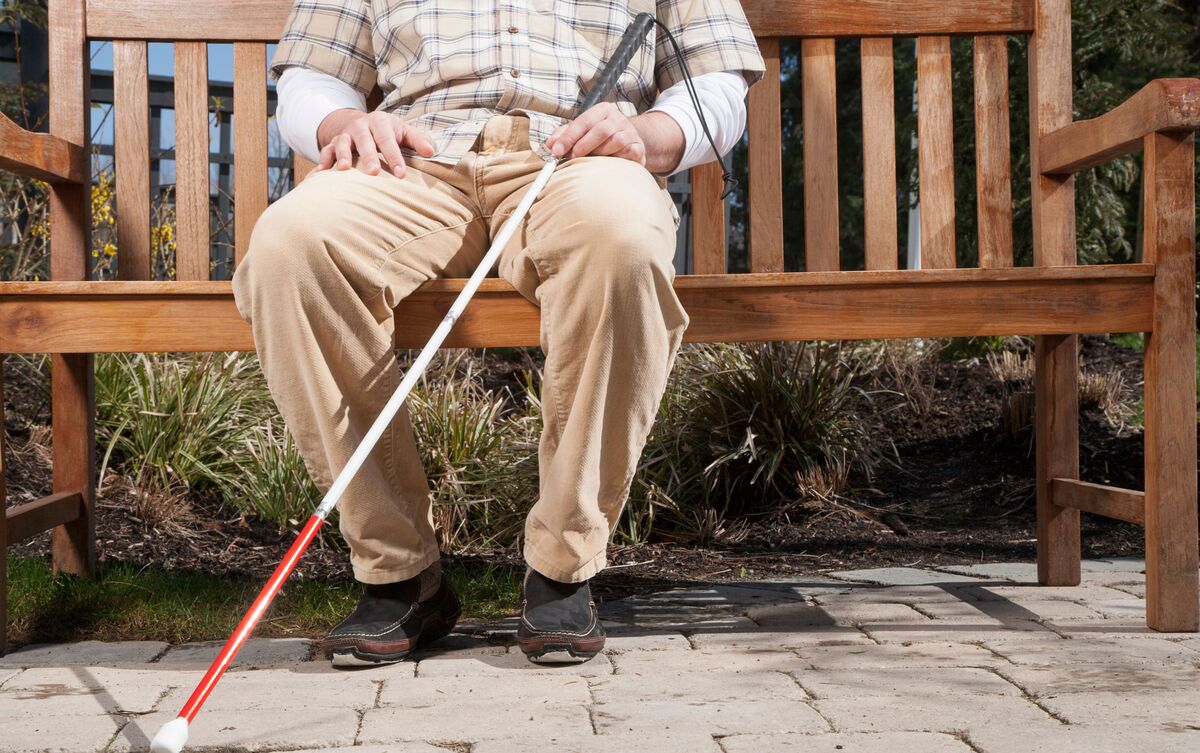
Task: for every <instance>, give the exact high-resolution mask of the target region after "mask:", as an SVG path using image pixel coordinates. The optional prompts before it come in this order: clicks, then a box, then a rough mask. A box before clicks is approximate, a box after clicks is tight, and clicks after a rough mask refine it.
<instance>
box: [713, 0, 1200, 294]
mask: <svg viewBox="0 0 1200 753" xmlns="http://www.w3.org/2000/svg"><path fill="white" fill-rule="evenodd" d="M1072 32H1073V39H1074V109H1075V117H1076V119H1083V118H1092V117H1096V116H1098V115H1102V114H1104V113H1105V112H1107V111H1109V110H1111V109H1112V108H1113V107H1116V106H1117V105H1119V104H1120V103H1121V102H1123V101H1124V100H1125V99H1126V98H1128V97H1129V96H1130V95H1132V94H1134V93H1135V92H1137V90H1138V89H1140V88H1141V87H1142V86H1144V85H1145V84H1146V83H1147V82H1149V81H1151V80H1153V79H1155V78H1179V77H1200V0H1075V2H1074V3H1073V20H1072ZM1027 41H1028V40H1027V37H1023V36H1022V37H1017V36H1014V37H1010V39H1009V92H1010V97H1011V100H1010V108H1011V126H1010V138H1011V145H1012V178H1013V184H1012V187H1013V205H1014V206H1013V242H1014V249H1013V250H1014V255H1015V260H1016V263H1017V264H1018V265H1024V264H1031V263H1032V259H1033V246H1032V226H1031V219H1030V199H1029V194H1030V174H1029V97H1028V94H1029V76H1028V58H1027V54H1026V53H1027V46H1028V45H1027ZM915 47H916V41H915V40H914V39H898V40H896V44H895V61H896V118H897V127H896V156H897V174H898V175H899V176H901V177H900V181H899V183H900V185H899V186H898V191H899V200H898V202H897V203H898V207H899V227H900V248H901V254H900V263H901V265H902V266H903V264H904V253H903V249H904V248H905V246H906V244H907V224H908V222H907V217H908V209H909V202H910V197H913V198H915V193H916V180H915V179H916V151H915V149H914V147H913V143H914V141H913V138H914V135H915V132H916V128H917V117H916V113H915V112H914V111H913V105H914V102H913V92H914V82H915V80H916V56H915ZM952 54H953V87H954V151H955V160H954V163H955V166H956V169H955V176H954V177H955V188H956V194H957V196H956V205H957V239H958V243H957V246H958V263H959V265H960V266H976V265H977V259H978V246H977V241H976V218H975V169H974V165H975V130H974V128H975V125H974V124H975V120H974V113H973V108H974V99H973V89H974V83H973V77H974V71H973V65H972V40H971V39H970V38H969V37H960V38H955V39H954V40H953V43H952ZM781 71H782V74H783V81H782V87H781V88H782V107H783V142H784V147H783V166H782V169H783V184H784V187H785V188H784V206H783V212H784V217H783V220H784V239H785V247H786V264H787V269H789V270H802V269H803V268H804V190H803V187H804V163H803V154H802V151H803V143H804V128H803V121H802V117H801V102H802V96H803V91H802V87H801V76H800V44H799V42H798V41H795V42H788V43H785V44H784V45H783V49H782V59H781ZM860 82H861V74H860V68H859V43H858V40H855V39H848V40H839V41H838V42H837V87H838V94H837V100H838V123H839V128H838V180H839V196H840V206H839V214H840V225H841V243H842V266H843V268H844V269H862V267H863V175H862V164H863V163H862V126H861V123H862V109H861V107H862V105H861V102H862V91H861V83H860ZM734 160H735V164H736V166H737V169H738V171H739V172H740V178H739V180H740V182H741V185H742V186H743V187H744V186H745V185H746V182H747V178H746V153H745V146H744V145H742V146H740V147H739V148H738V149H737V151H736V152H735V154H734ZM1198 173H1200V171H1198ZM1140 178H1141V159H1140V156H1133V157H1127V158H1124V159H1120V160H1116V161H1113V162H1110V163H1108V164H1106V165H1103V166H1101V167H1098V168H1095V169H1093V170H1089V171H1086V172H1084V173H1081V174H1080V175H1079V177H1078V179H1077V181H1076V202H1077V226H1078V254H1079V261H1080V263H1099V262H1125V261H1133V260H1135V258H1136V257H1137V254H1138V251H1139V249H1138V243H1137V238H1138V235H1139V233H1138V229H1139V221H1140V214H1139V206H1138V205H1139V197H1140V191H1141V181H1140ZM1198 193H1200V192H1198ZM746 210H747V207H746V204H745V192H744V190H742V191H740V192H739V194H738V197H737V199H736V200H735V202H734V206H733V207H732V209H731V215H732V217H731V223H730V226H731V227H730V267H731V269H732V270H734V271H744V270H746V269H748V251H749V249H748V243H749V241H748V238H747V232H746Z"/></svg>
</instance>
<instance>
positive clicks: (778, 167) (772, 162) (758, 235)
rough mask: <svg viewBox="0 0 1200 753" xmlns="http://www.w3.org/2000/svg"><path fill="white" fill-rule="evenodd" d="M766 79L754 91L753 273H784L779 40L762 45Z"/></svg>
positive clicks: (751, 110)
mask: <svg viewBox="0 0 1200 753" xmlns="http://www.w3.org/2000/svg"><path fill="white" fill-rule="evenodd" d="M759 50H760V51H761V52H762V56H763V61H764V62H765V63H766V67H767V73H766V77H765V78H764V79H763V80H762V81H760V82H759V83H757V84H755V85H754V86H753V87H752V88H751V89H750V96H749V102H748V105H749V107H748V108H747V109H748V119H749V129H748V130H749V134H750V141H749V153H748V154H747V161H748V163H749V171H750V271H752V272H782V271H783V166H782V162H781V161H782V152H781V149H782V144H783V142H782V138H783V136H782V132H781V129H782V127H783V123H782V117H783V115H782V113H781V111H780V106H779V40H778V39H763V40H761V41H760V42H759Z"/></svg>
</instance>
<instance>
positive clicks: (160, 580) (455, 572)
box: [8, 557, 521, 643]
mask: <svg viewBox="0 0 1200 753" xmlns="http://www.w3.org/2000/svg"><path fill="white" fill-rule="evenodd" d="M446 574H447V577H449V578H450V581H451V582H452V583H453V584H454V587H455V589H457V590H458V593H459V596H460V597H461V599H462V601H463V609H464V616H468V617H488V618H490V617H498V616H504V615H508V614H512V613H514V612H516V610H517V604H518V600H519V595H520V588H521V574H520V573H519V572H518V571H516V570H515V569H513V568H504V567H496V566H494V565H464V564H459V563H447V565H446ZM8 586H9V615H8V619H9V630H10V631H11V635H12V640H13V642H14V643H42V642H51V643H57V642H62V641H78V640H101V641H123V640H160V641H168V642H170V643H185V642H190V641H211V640H224V639H225V638H227V637H229V634H230V633H231V632H232V631H233V628H234V627H235V626H236V625H237V623H238V620H240V619H241V617H242V614H243V613H244V612H245V610H246V608H247V607H249V606H250V603H251V602H252V601H253V600H254V597H255V596H256V595H257V594H258V591H259V589H260V588H261V587H262V582H261V581H258V580H254V579H251V578H233V577H220V576H216V575H205V574H202V573H191V572H176V571H165V570H158V569H150V568H138V567H135V566H133V565H130V564H127V563H113V564H107V565H102V566H100V567H99V568H98V569H97V573H96V577H95V578H79V577H74V576H66V575H55V574H54V573H53V572H51V570H50V567H49V565H47V564H46V563H45V562H43V561H42V560H41V559H38V558H33V557H20V558H13V559H10V560H9V563H8ZM358 594H359V587H358V585H357V584H355V583H353V582H351V581H337V582H331V581H325V580H296V579H293V580H291V581H289V582H288V583H287V584H286V585H285V586H284V589H283V591H282V592H281V593H280V594H279V596H278V597H277V598H276V600H275V604H274V605H272V607H271V610H270V611H269V612H268V613H267V615H266V616H265V617H264V618H263V620H262V622H260V623H259V625H258V628H257V629H256V630H255V636H256V637H260V638H284V637H303V638H318V637H320V636H322V635H324V633H325V631H327V630H328V629H329V628H330V627H332V626H333V625H334V624H335V623H336V622H337V621H339V620H341V619H342V618H343V617H344V616H345V615H346V614H348V613H349V611H350V610H351V609H352V608H353V607H354V604H355V602H356V601H357V600H358Z"/></svg>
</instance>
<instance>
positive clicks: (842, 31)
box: [742, 0, 1033, 37]
mask: <svg viewBox="0 0 1200 753" xmlns="http://www.w3.org/2000/svg"><path fill="white" fill-rule="evenodd" d="M742 8H743V9H745V11H746V17H747V19H749V21H750V25H751V26H752V27H753V28H754V33H755V34H757V35H759V36H767V37H859V36H864V37H891V36H916V35H919V34H987V33H996V34H999V33H1012V32H1027V31H1030V30H1032V29H1033V0H953V2H946V1H945V0H914V1H913V2H904V0H855V1H854V2H846V0H790V1H788V2H778V1H776V2H771V1H770V0H743V2H742Z"/></svg>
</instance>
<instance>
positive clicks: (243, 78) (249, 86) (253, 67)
mask: <svg viewBox="0 0 1200 753" xmlns="http://www.w3.org/2000/svg"><path fill="white" fill-rule="evenodd" d="M266 66H267V51H266V47H265V46H264V45H261V44H254V43H251V42H235V43H234V45H233V153H234V156H235V160H236V161H235V163H234V167H233V193H234V207H233V225H234V263H235V264H240V263H241V262H242V259H243V258H244V257H245V255H246V250H247V249H249V248H250V233H251V231H253V230H254V224H255V223H256V222H258V218H259V217H261V216H262V213H263V212H264V211H265V210H266V208H267V188H268V185H267V182H268V177H267V78H266V76H267V73H266V70H267V68H266Z"/></svg>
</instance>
